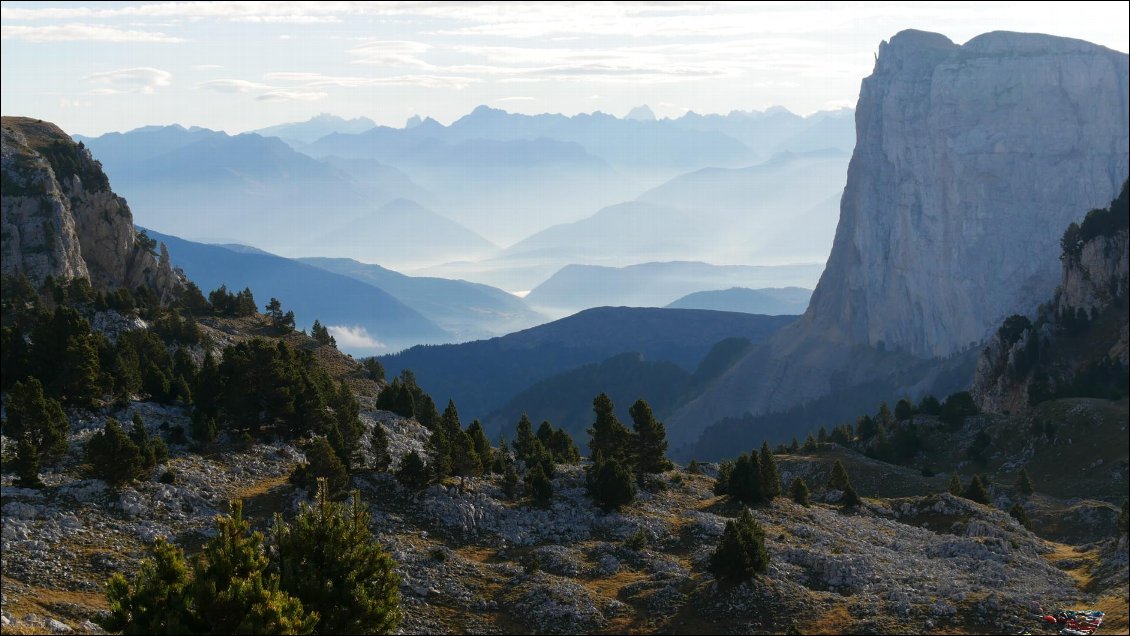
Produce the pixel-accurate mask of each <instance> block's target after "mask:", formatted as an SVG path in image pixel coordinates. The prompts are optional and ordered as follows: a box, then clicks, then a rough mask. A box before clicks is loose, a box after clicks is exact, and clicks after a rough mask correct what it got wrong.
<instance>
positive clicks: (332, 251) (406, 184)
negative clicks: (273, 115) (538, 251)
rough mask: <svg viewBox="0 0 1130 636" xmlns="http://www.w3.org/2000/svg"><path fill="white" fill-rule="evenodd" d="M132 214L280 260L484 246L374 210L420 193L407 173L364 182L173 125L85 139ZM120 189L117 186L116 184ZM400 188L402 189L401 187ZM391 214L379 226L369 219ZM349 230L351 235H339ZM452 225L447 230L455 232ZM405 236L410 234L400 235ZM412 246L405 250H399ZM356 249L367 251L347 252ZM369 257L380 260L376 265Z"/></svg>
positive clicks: (460, 232) (258, 144)
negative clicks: (256, 248) (391, 221)
mask: <svg viewBox="0 0 1130 636" xmlns="http://www.w3.org/2000/svg"><path fill="white" fill-rule="evenodd" d="M84 142H85V143H86V145H87V147H89V148H90V149H91V150H92V151H93V152H94V153H95V155H96V156H99V157H102V162H103V166H104V167H105V169H106V173H107V174H108V175H109V176H110V178H111V179H113V181H114V183H115V187H118V188H120V190H121V192H122V194H123V196H125V197H126V198H127V199H128V200H129V202H130V204H131V206H132V207H133V208H134V210H135V216H136V219H137V222H138V223H139V224H141V225H144V226H145V227H150V228H153V229H155V230H157V231H160V232H167V233H169V234H173V235H176V236H182V237H187V238H189V239H202V240H216V239H224V240H226V241H237V242H241V243H248V244H252V245H257V246H260V247H262V248H264V249H267V250H269V251H271V252H274V253H278V254H283V255H286V256H301V255H310V254H320V255H328V256H346V255H352V256H358V257H362V258H371V254H374V253H379V252H386V254H385V256H386V258H381V259H380V261H381V262H382V263H385V264H387V265H389V266H393V267H399V266H401V265H404V264H403V263H397V262H396V261H394V260H392V259H391V258H389V257H390V256H391V255H393V254H397V255H403V254H405V253H410V255H411V263H408V264H410V265H413V266H418V265H419V264H420V263H428V262H430V263H440V262H444V261H446V260H450V259H451V255H452V254H461V253H463V252H461V250H462V249H463V247H464V246H466V245H470V246H471V247H472V249H471V250H470V251H468V252H466V253H467V254H478V253H479V252H478V251H475V250H476V249H477V247H478V246H481V245H483V244H484V243H485V242H484V241H483V240H482V239H481V238H479V237H476V236H475V235H474V234H472V233H470V232H469V231H466V230H465V229H461V228H457V226H455V224H454V223H452V222H450V221H446V220H444V219H438V218H436V217H434V216H428V215H426V214H424V213H419V214H420V216H424V217H427V218H421V219H418V221H419V223H417V224H413V223H411V222H400V219H402V217H403V216H405V215H408V216H411V215H412V214H416V213H417V212H415V211H414V212H404V213H401V212H398V213H397V214H389V213H388V212H387V211H386V212H385V213H383V214H382V213H381V212H380V211H379V206H380V204H382V203H384V202H387V201H390V200H393V199H395V198H397V197H400V196H403V195H404V194H417V193H421V192H423V191H422V189H421V188H420V187H419V186H417V185H415V184H414V183H413V182H412V180H411V179H410V178H408V177H407V176H405V175H401V174H397V173H393V172H391V171H389V170H384V171H380V170H377V169H376V168H375V167H372V166H370V168H373V169H372V170H371V171H370V174H371V175H372V176H371V178H368V179H365V178H357V177H355V176H353V174H352V170H360V171H365V170H366V168H365V167H363V166H351V170H343V169H339V168H337V167H335V166H333V165H330V164H329V163H326V162H322V161H318V160H315V159H312V158H311V157H309V156H307V155H305V154H302V153H299V152H296V151H295V150H293V149H292V148H291V147H290V146H288V145H287V144H285V143H283V142H282V141H280V140H279V139H277V138H273V137H262V136H259V135H256V134H244V135H237V136H229V135H226V134H224V133H220V132H215V131H208V130H203V129H190V130H185V129H184V128H181V127H179V126H167V127H163V128H143V129H138V130H135V131H131V132H128V133H125V134H118V133H111V134H107V135H103V136H101V137H96V138H84ZM119 184H120V185H119ZM400 188H403V190H404V192H401V191H400V190H399V189H400ZM374 215H375V216H376V217H377V218H378V220H379V219H382V218H384V217H389V216H392V217H393V218H394V220H396V221H397V222H398V223H399V224H397V225H390V227H389V228H383V227H381V226H380V225H379V224H377V225H374V224H373V223H372V222H371V221H372V220H373V217H374ZM347 226H352V231H350V232H348V233H343V232H342V231H340V230H342V229H345V228H347ZM453 228H454V229H453ZM405 232H410V233H407V234H405ZM404 245H412V246H413V248H412V250H410V252H408V251H406V250H403V249H402V246H404ZM358 246H361V247H363V248H364V249H365V250H366V251H365V252H364V253H350V252H349V251H348V250H351V249H355V248H357V247H358ZM373 260H377V259H376V258H373Z"/></svg>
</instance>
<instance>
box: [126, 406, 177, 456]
mask: <svg viewBox="0 0 1130 636" xmlns="http://www.w3.org/2000/svg"><path fill="white" fill-rule="evenodd" d="M129 437H130V440H131V441H133V443H134V444H137V450H138V452H139V453H141V468H142V470H144V471H149V470H152V469H153V468H154V467H155V466H156V465H157V464H161V463H164V462H165V460H167V459H168V458H169V449H168V447H167V446H165V440H163V439H161V438H160V437H150V435H149V431H148V430H146V428H145V422H143V421H142V420H141V414H140V413H138V412H136V411H135V412H134V414H133V428H132V429H130V434H129Z"/></svg>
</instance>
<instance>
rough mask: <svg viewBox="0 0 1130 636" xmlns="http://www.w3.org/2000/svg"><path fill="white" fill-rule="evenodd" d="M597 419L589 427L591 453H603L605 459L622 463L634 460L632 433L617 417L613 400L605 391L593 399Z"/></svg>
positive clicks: (594, 455) (592, 454) (593, 455)
mask: <svg viewBox="0 0 1130 636" xmlns="http://www.w3.org/2000/svg"><path fill="white" fill-rule="evenodd" d="M592 408H593V412H594V413H595V414H596V421H595V422H594V423H593V425H592V426H591V427H589V428H588V429H587V432H588V434H589V435H590V436H591V439H590V440H589V452H590V455H591V456H592V457H593V458H595V457H596V456H597V455H598V454H599V455H602V456H603V457H604V459H605V461H611V460H613V459H614V460H616V461H617V462H618V463H621V464H629V465H630V464H631V462H632V453H631V447H632V433H631V431H629V430H628V429H627V428H626V427H625V426H624V425H623V424H621V423H620V420H619V419H618V418H617V417H616V412H615V407H614V406H613V405H612V400H611V399H610V398H609V397H608V396H607V395H606V394H604V393H601V394H600V395H598V396H596V398H594V399H593V401H592Z"/></svg>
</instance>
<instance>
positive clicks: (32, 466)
mask: <svg viewBox="0 0 1130 636" xmlns="http://www.w3.org/2000/svg"><path fill="white" fill-rule="evenodd" d="M7 407H8V408H7V411H8V419H7V420H5V421H4V434H5V435H7V436H8V437H9V438H11V439H14V440H16V444H17V446H16V458H17V466H18V467H19V471H18V474H19V476H20V480H21V481H22V482H24V483H26V484H29V485H32V484H38V483H39V466H40V463H41V462H42V461H44V460H47V461H52V460H55V459H57V458H59V457H61V456H62V455H63V453H65V452H66V450H67V432H68V431H69V430H70V424H69V422H68V421H67V416H66V414H65V413H64V412H63V407H62V406H61V405H60V404H59V403H58V402H56V401H55V400H53V399H50V398H48V397H47V396H46V395H45V394H44V391H43V385H42V384H41V383H40V382H39V380H38V379H36V378H27V379H26V380H25V381H23V382H16V383H15V385H14V386H13V387H12V390H11V391H9V392H8V404H7Z"/></svg>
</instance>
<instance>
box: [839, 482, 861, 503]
mask: <svg viewBox="0 0 1130 636" xmlns="http://www.w3.org/2000/svg"><path fill="white" fill-rule="evenodd" d="M840 503H842V504H843V505H844V506H847V507H849V508H851V507H855V506H858V505H859V504H861V503H863V500H862V499H860V498H859V493H857V492H855V487H854V486H852V485H851V484H848V486H847V488H846V489H844V496H843V497H842V498H841V499H840Z"/></svg>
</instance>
